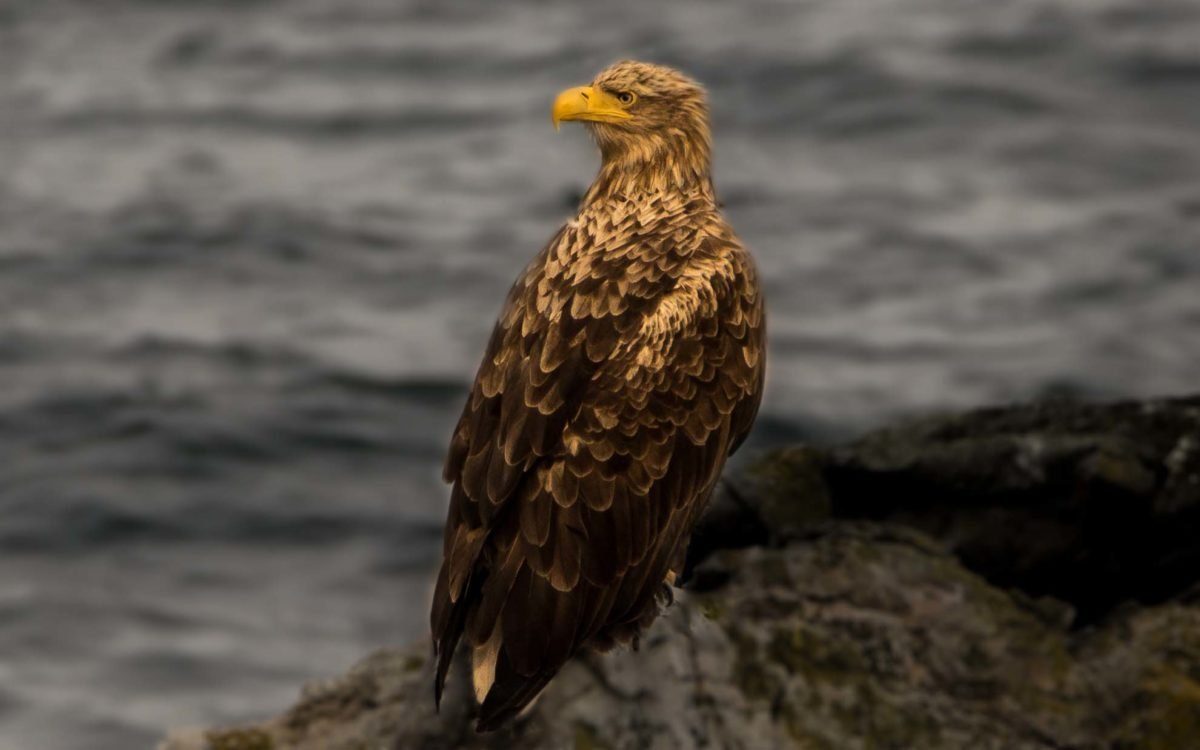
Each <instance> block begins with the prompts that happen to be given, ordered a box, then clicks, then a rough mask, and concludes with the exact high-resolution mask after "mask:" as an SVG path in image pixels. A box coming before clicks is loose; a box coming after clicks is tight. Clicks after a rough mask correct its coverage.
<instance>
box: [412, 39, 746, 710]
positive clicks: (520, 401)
mask: <svg viewBox="0 0 1200 750" xmlns="http://www.w3.org/2000/svg"><path fill="white" fill-rule="evenodd" d="M551 119H552V122H553V125H554V127H555V129H556V130H557V129H558V127H559V124H560V123H562V122H581V123H583V125H584V126H585V127H586V129H587V130H588V131H590V133H591V135H592V137H593V139H594V140H595V142H596V144H597V146H598V147H599V151H600V156H601V166H600V169H599V172H598V173H597V175H596V177H595V180H594V181H593V183H592V184H591V187H590V188H589V189H588V190H587V191H586V193H585V194H584V195H583V197H582V199H581V200H580V203H579V207H578V212H577V214H576V215H575V216H574V218H572V219H570V220H569V221H567V222H566V224H564V225H563V226H562V227H561V228H560V229H559V230H558V232H557V233H556V234H554V236H553V238H552V239H551V240H550V241H549V242H548V243H547V244H546V246H545V247H544V248H543V249H542V251H541V252H540V253H539V254H538V255H537V256H536V257H535V258H534V259H533V260H532V262H530V263H529V265H528V266H527V267H526V268H525V269H524V271H523V273H521V275H520V276H519V278H518V279H517V281H516V283H515V284H514V285H513V286H512V288H511V290H510V291H509V293H508V296H507V299H506V300H505V302H504V305H503V308H502V310H501V313H500V316H499V319H498V320H497V322H496V325H495V328H494V329H493V331H492V334H491V337H490V340H489V341H488V343H487V346H486V350H485V353H484V355H483V360H482V363H481V364H480V367H479V370H478V373H477V375H476V377H475V381H474V384H473V386H472V388H471V391H470V394H469V396H468V398H467V401H466V405H465V406H464V408H463V411H462V416H461V417H460V418H459V420H458V422H457V426H456V427H455V429H454V432H453V436H452V438H451V441H450V448H449V451H448V454H447V457H446V462H445V468H444V472H443V474H444V479H445V480H446V481H447V482H448V483H449V484H450V485H451V486H452V489H451V492H450V501H449V509H448V512H447V519H446V525H445V531H444V537H443V549H442V563H441V567H440V570H439V572H438V577H437V583H436V586H435V589H434V594H433V603H432V611H431V614H430V624H431V628H432V634H433V646H434V657H435V659H436V664H437V666H436V674H435V676H434V697H435V702H436V704H437V705H439V706H440V703H441V699H442V693H443V689H444V685H445V681H446V678H447V675H448V672H449V670H450V667H451V664H452V661H453V659H454V655H455V651H456V649H458V648H459V644H460V642H461V643H462V644H463V646H462V649H463V650H465V651H469V653H470V660H471V681H472V687H473V690H474V698H475V702H476V703H477V704H478V705H477V713H476V714H475V718H476V730H477V731H479V732H487V731H491V730H494V729H496V728H498V727H500V726H502V725H503V724H504V723H505V722H507V721H509V720H510V719H512V718H513V717H515V716H517V715H519V714H520V713H521V712H522V711H523V709H525V707H526V706H528V705H529V704H530V703H531V701H533V700H534V699H535V698H536V697H537V696H538V695H539V694H540V693H541V691H542V690H543V689H544V688H545V687H546V685H547V684H548V683H549V682H550V680H551V679H552V678H553V677H554V676H555V674H556V673H557V672H558V671H559V670H560V668H561V667H562V666H563V665H564V664H565V663H566V661H567V660H568V659H570V658H571V657H572V656H573V655H575V654H577V653H583V654H588V653H591V652H604V651H607V650H609V649H611V648H613V647H614V646H616V645H632V646H633V647H635V648H636V646H637V643H638V638H639V636H640V634H641V633H642V631H644V629H645V628H646V627H648V626H649V625H650V623H651V622H652V621H653V620H654V619H655V618H656V617H657V616H658V615H659V614H660V612H661V610H662V609H663V607H664V606H665V605H667V604H669V602H670V601H671V588H670V586H671V585H672V584H673V583H675V582H676V580H677V578H678V576H679V575H680V573H681V571H682V568H683V562H684V557H685V554H686V550H687V544H688V540H689V537H690V533H691V530H692V527H693V525H694V524H695V522H696V521H697V519H698V517H699V515H700V514H701V513H702V512H703V510H704V508H705V506H706V505H707V503H708V499H709V497H710V495H711V493H712V491H713V489H714V486H715V485H716V483H717V481H718V479H719V477H720V474H721V470H722V467H723V466H724V464H725V461H726V459H727V457H728V456H729V455H731V454H732V453H733V452H734V451H735V450H737V448H738V447H739V446H740V445H741V444H742V442H743V441H744V440H745V438H746V436H747V434H748V433H749V432H750V428H751V425H752V424H753V422H754V419H755V416H756V415H757V413H758V408H759V403H760V400H761V398H762V391H763V378H764V372H765V364H766V363H765V320H764V311H763V297H762V294H761V292H760V289H759V282H758V276H757V272H756V270H755V264H754V261H753V259H752V258H751V256H750V254H749V253H748V251H747V250H746V249H745V248H744V247H743V245H742V243H741V242H740V241H739V240H738V238H737V236H736V235H735V234H734V232H733V230H732V228H731V227H730V226H729V224H728V223H727V222H726V220H725V219H724V218H723V217H722V214H721V212H720V209H719V206H718V202H717V197H716V194H715V190H714V186H713V180H712V168H711V151H712V147H711V136H710V128H709V116H708V105H707V96H706V93H705V90H704V88H703V87H702V86H701V85H700V84H699V83H697V82H696V81H695V80H693V79H692V78H690V77H688V76H687V75H685V74H683V73H681V72H679V71H677V70H674V69H672V68H669V67H665V66H661V65H656V64H652V63H645V62H636V61H629V60H626V61H621V62H618V63H615V64H613V65H611V66H609V67H608V68H606V69H605V70H603V71H602V72H600V73H599V74H598V75H597V76H596V77H595V79H594V80H593V81H592V83H591V84H590V85H586V86H577V87H574V88H569V89H567V90H565V91H563V92H562V93H560V94H559V95H558V96H557V97H556V99H555V100H554V103H553V107H552V113H551Z"/></svg>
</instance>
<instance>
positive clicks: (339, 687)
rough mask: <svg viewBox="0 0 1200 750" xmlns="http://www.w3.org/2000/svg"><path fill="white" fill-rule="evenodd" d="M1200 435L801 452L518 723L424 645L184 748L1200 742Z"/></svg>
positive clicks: (1030, 423) (1090, 433)
mask: <svg viewBox="0 0 1200 750" xmlns="http://www.w3.org/2000/svg"><path fill="white" fill-rule="evenodd" d="M1198 436H1200V399H1184V400H1176V401H1161V402H1154V403H1148V404H1116V405H1111V406H1083V405H1071V404H1050V405H1036V406H1028V407H1017V408H1011V409H998V410H986V411H982V412H975V413H971V414H965V415H958V416H951V417H945V418H935V419H928V420H921V421H919V422H916V423H913V424H910V425H907V426H899V427H896V428H891V429H888V430H884V431H881V432H878V433H875V434H872V435H868V436H867V437H865V438H863V439H862V440H859V441H857V442H855V443H853V444H850V445H846V446H840V447H837V448H833V449H827V450H826V449H816V448H811V447H801V448H793V449H789V450H786V451H782V452H780V453H777V454H773V455H771V456H768V457H765V458H764V459H762V460H760V461H758V462H756V463H754V464H752V465H751V466H749V467H748V468H747V469H746V470H745V471H744V472H742V473H740V474H739V475H737V476H735V477H733V478H732V479H731V480H730V481H729V482H728V484H727V486H726V487H725V488H724V489H723V491H722V493H721V494H720V495H719V496H718V497H717V498H716V499H715V500H714V504H713V508H712V511H711V512H710V514H709V515H708V516H707V517H706V519H705V521H704V522H703V523H702V524H701V526H700V527H699V528H698V529H697V535H696V537H695V539H694V541H693V551H692V560H691V564H692V567H693V568H694V576H693V578H692V582H691V584H690V585H689V588H688V590H685V591H684V592H683V593H681V594H680V595H679V597H678V599H677V602H676V604H675V605H674V606H673V607H671V608H670V609H669V610H668V611H667V613H666V614H665V615H664V616H663V617H662V618H661V619H660V620H659V621H658V622H657V623H655V625H654V626H653V627H652V628H651V630H650V631H649V632H648V634H647V636H646V637H645V638H644V639H643V642H642V644H641V648H640V650H639V651H638V652H636V653H634V652H630V651H616V652H613V653H610V654H607V655H602V656H590V657H586V658H579V659H576V660H574V661H573V662H571V663H569V664H568V665H567V666H566V667H565V668H564V669H563V671H562V673H561V674H560V675H559V676H558V677H557V678H556V679H555V680H554V681H553V682H552V683H551V685H550V687H549V688H548V689H547V690H546V692H545V693H544V694H543V696H542V698H541V699H540V700H539V701H538V702H537V703H536V704H535V705H534V707H533V708H532V710H531V711H530V712H529V714H528V715H527V716H526V717H524V718H523V719H521V720H519V721H517V722H514V723H513V724H512V725H511V726H509V727H507V728H505V729H504V730H502V731H500V732H497V733H495V734H491V735H476V734H474V732H473V731H472V730H471V722H470V715H469V714H470V711H471V704H470V700H469V698H468V696H467V693H466V682H467V680H466V676H465V674H462V673H461V672H460V673H458V674H456V675H453V676H452V680H451V683H450V685H449V686H448V688H449V693H448V695H447V700H446V704H445V705H444V706H443V710H442V713H441V714H440V715H438V714H435V713H434V711H433V706H432V696H431V675H430V668H431V665H430V664H429V663H428V659H427V656H428V646H427V645H426V644H424V643H421V644H417V645H416V646H413V647H411V648H408V649H388V650H383V651H380V652H377V653H376V654H374V655H372V656H370V657H368V658H367V659H365V660H364V661H363V662H362V663H360V664H359V665H358V666H356V667H354V668H353V669H352V670H351V671H350V672H349V673H348V674H347V675H346V676H345V677H343V678H341V679H338V680H335V681H332V682H329V683H324V684H319V685H314V686H310V687H309V688H307V689H306V690H305V693H304V695H303V696H302V698H301V700H300V701H299V702H298V703H297V705H296V706H295V707H293V708H292V709H290V710H289V711H288V712H286V713H285V714H283V715H282V716H280V717H277V718H275V719H271V720H269V721H267V722H264V723H262V724H260V725H257V726H252V727H243V728H235V729H227V730H213V731H209V732H200V733H197V732H191V733H187V732H178V733H175V734H173V735H172V736H171V737H170V738H168V739H167V740H166V741H165V742H164V743H163V744H162V746H161V747H162V748H164V749H165V750H202V749H204V750H233V749H234V748H255V749H257V748H264V749H265V748H330V749H331V750H339V749H345V750H349V749H350V748H355V749H359V748H389V749H390V748H405V749H407V748H417V749H419V748H510V747H521V748H562V747H566V748H576V749H578V750H601V749H608V750H617V749H618V748H620V749H624V748H646V749H649V750H655V749H657V748H664V749H665V748H688V747H708V748H775V747H799V748H816V749H818V750H819V749H821V748H838V749H839V750H841V749H847V750H855V749H857V748H862V749H864V750H865V749H867V748H872V749H876V748H880V749H886V748H897V749H901V748H905V749H907V748H922V749H928V750H937V749H939V748H947V749H949V748H964V747H970V748H977V749H978V750H987V749H988V748H997V749H999V748H1004V749H1005V750H1007V749H1010V748H1074V749H1078V750H1087V749H1091V748H1095V749H1096V750H1100V748H1119V749H1125V748H1128V749H1133V748H1145V749H1146V750H1154V749H1156V748H1182V747H1189V746H1192V745H1193V744H1194V743H1195V738H1196V737H1200V569H1198V566H1197V548H1198V547H1200V545H1197V544H1196V543H1195V539H1196V536H1195V532H1196V530H1197V529H1196V524H1197V512H1198V509H1200V482H1197V481H1195V477H1196V476H1197V475H1198V473H1200V467H1198V464H1197V461H1198V459H1197V455H1196V453H1197V446H1198V440H1200V438H1198ZM1088 576H1103V577H1102V578H1100V579H1099V580H1091V579H1089V578H1088ZM1077 612H1078V613H1079V614H1078V615H1077V614H1076V613H1077Z"/></svg>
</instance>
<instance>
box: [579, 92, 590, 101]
mask: <svg viewBox="0 0 1200 750" xmlns="http://www.w3.org/2000/svg"><path fill="white" fill-rule="evenodd" d="M579 95H580V96H582V97H583V98H584V99H589V98H590V97H589V96H588V92H586V91H580V92H579Z"/></svg>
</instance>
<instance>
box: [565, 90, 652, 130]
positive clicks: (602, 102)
mask: <svg viewBox="0 0 1200 750" xmlns="http://www.w3.org/2000/svg"><path fill="white" fill-rule="evenodd" d="M632 116H633V115H631V114H629V113H628V112H626V111H625V110H624V108H622V107H621V103H620V102H618V101H617V99H616V97H614V96H613V95H612V94H609V93H608V92H607V91H605V90H604V89H597V88H593V87H591V86H576V87H575V88H573V89H567V90H566V91H564V92H562V93H561V94H559V95H558V97H557V98H556V99H555V100H554V109H552V110H551V111H550V121H551V122H553V123H554V129H555V130H558V124H559V123H560V122H562V121H564V120H591V121H592V122H620V121H621V120H628V119H629V118H630V117H632Z"/></svg>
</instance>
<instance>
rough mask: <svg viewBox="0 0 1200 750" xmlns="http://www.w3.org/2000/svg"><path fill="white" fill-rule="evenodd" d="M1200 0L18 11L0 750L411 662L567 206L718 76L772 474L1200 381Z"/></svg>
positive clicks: (140, 0) (0, 284)
mask: <svg viewBox="0 0 1200 750" xmlns="http://www.w3.org/2000/svg"><path fill="white" fill-rule="evenodd" d="M1198 40H1200V3H1196V2H1194V1H1192V0H1175V1H1173V2H1172V1H1163V2H1147V1H1146V0H1061V1H1058V2H1051V1H1048V0H1012V1H1008V2H991V3H964V2H961V1H960V0H912V1H908V2H867V1H866V0H862V1H861V2H860V1H857V0H824V1H820V2H818V1H815V0H812V1H809V2H754V3H715V2H690V1H688V0H669V1H668V2H665V3H653V4H651V3H642V2H634V1H633V0H629V1H627V2H606V3H603V4H600V3H596V4H591V5H589V6H587V8H586V9H585V8H584V7H583V6H582V5H580V6H575V7H571V8H568V7H567V6H566V5H564V4H550V3H546V2H533V1H530V0H526V1H522V2H504V3H499V2H483V1H482V0H478V1H477V2H469V3H462V2H436V3H435V2H429V3H420V2H412V1H408V2H400V1H396V0H352V1H349V2H347V1H344V0H304V1H296V2H282V1H279V2H272V1H270V0H260V1H257V2H202V1H201V0H170V1H163V2H152V1H151V0H87V1H85V0H78V1H77V2H62V1H59V0H39V1H38V2H20V1H19V0H0V128H2V129H0V457H2V460H0V503H2V505H0V747H3V748H33V749H35V750H40V749H42V748H133V747H148V746H152V744H153V742H154V740H155V738H156V737H158V736H159V735H160V734H161V732H162V729H163V728H164V727H166V726H168V725H171V726H177V725H189V724H208V723H213V722H230V721H237V720H242V719H247V718H251V717H257V716H262V715H265V714H270V713H273V712H275V711H277V710H279V709H281V708H282V707H284V706H285V705H287V704H288V703H289V702H290V701H291V700H292V699H293V698H294V696H295V695H296V691H297V688H298V686H299V685H300V683H301V682H302V681H303V680H306V679H310V678H315V677H322V676H331V675H334V674H337V673H339V672H341V671H342V670H344V669H345V668H346V667H347V666H348V665H349V664H350V663H351V662H352V661H354V660H355V659H356V658H357V657H358V656H360V655H361V654H363V653H364V652H366V651H367V650H369V649H371V648H373V647H375V646H378V645H382V644H388V643H400V642H404V641H409V640H411V639H414V638H418V637H421V636H422V635H423V634H424V632H425V611H426V597H427V587H428V581H429V576H430V571H431V567H432V565H433V563H434V559H435V555H436V551H437V535H438V527H439V525H440V522H441V515H442V508H443V504H444V502H445V491H444V490H443V488H442V486H441V485H440V483H439V481H438V464H439V463H440V460H441V455H442V450H443V447H444V445H445V443H446V440H447V436H448V434H449V429H450V426H451V421H452V419H453V417H454V415H455V412H456V411H457V409H458V408H459V402H460V399H461V398H462V395H463V392H464V389H465V387H466V384H467V381H468V379H469V378H470V376H471V375H472V373H473V371H474V367H475V364H476V362H477V358H478V356H479V352H480V349H481V347H482V345H483V341H484V339H485V337H486V335H487V332H488V330H489V328H490V325H491V322H492V320H493V318H494V315H495V313H496V310H497V308H498V306H499V303H500V300H501V298H502V296H503V294H504V292H505V290H506V289H507V287H508V285H509V283H510V282H511V280H512V278H513V277H514V276H515V274H516V273H517V271H518V269H519V268H520V267H521V266H522V265H523V264H524V263H525V262H526V260H527V259H528V258H529V257H530V256H531V255H532V254H533V253H534V252H535V251H536V250H537V249H538V247H540V245H541V243H542V242H544V241H545V240H546V239H547V238H548V237H549V236H550V234H551V233H552V232H553V230H554V229H555V228H556V227H557V225H558V224H559V223H560V222H561V221H563V220H564V218H566V217H567V216H568V214H569V213H570V211H571V206H572V201H573V200H574V197H575V196H577V195H578V194H579V193H580V192H581V191H582V189H583V188H584V187H585V186H586V184H587V182H588V181H589V180H590V177H591V174H592V173H593V171H594V168H595V163H596V157H595V154H594V152H593V149H592V147H591V145H590V144H589V143H588V142H587V139H586V137H585V135H584V133H583V132H582V130H581V129H578V128H564V132H563V133H561V134H558V135H555V134H554V133H553V131H552V130H551V129H550V125H549V121H548V119H549V117H548V112H549V102H550V100H551V99H552V97H553V95H554V93H555V92H557V91H558V90H559V89H560V88H562V87H565V86H567V85H572V84H576V83H580V82H586V81H587V80H589V79H590V78H591V76H592V74H593V73H595V72H596V71H597V70H598V69H599V68H601V67H602V66H603V65H605V64H606V63H608V62H611V61H612V60H614V59H618V58H620V57H625V56H634V57H646V58H650V59H654V60H658V61H662V62H668V63H674V64H678V65H680V66H682V67H684V68H685V69H687V70H689V71H690V72H692V73H693V74H694V75H696V76H697V77H699V78H701V79H702V80H704V81H705V82H706V83H708V84H709V85H710V87H711V91H712V98H713V109H714V119H715V131H716V151H717V161H716V168H717V183H718V189H719V192H720V194H721V196H722V197H723V199H724V201H725V205H726V210H727V213H728V215H729V217H730V218H731V220H732V222H733V223H734V225H735V226H736V227H737V228H738V230H739V232H740V233H741V235H742V237H743V238H744V239H745V241H746V242H747V244H748V245H749V246H750V247H751V248H752V249H753V250H754V251H755V253H756V254H757V257H758V259H759V263H760V266H761V269H762V271H763V274H764V277H765V279H766V285H767V292H768V296H769V303H770V315H771V318H770V320H771V336H772V340H771V360H770V366H771V371H770V383H769V394H768V398H767V401H766V403H765V406H764V419H763V421H762V423H761V425H760V427H761V429H760V431H759V433H758V436H757V440H758V441H759V445H760V446H761V445H763V444H767V443H770V442H777V441H780V440H785V439H788V438H791V437H794V436H813V437H818V438H822V439H828V438H833V437H838V436H845V435H849V434H852V433H854V432H856V431H858V430H860V429H863V428H865V427H868V426H870V425H873V424H877V423H879V422H881V421H884V420H887V419H891V418H894V417H896V416H899V415H903V414H909V413H913V412H916V411H920V410H925V409H931V408H943V407H961V406H966V405H972V404H981V403H987V402H995V401H1005V400H1009V399H1018V398H1027V397H1032V396H1037V395H1039V394H1044V393H1047V392H1053V393H1068V394H1082V395H1085V396H1134V395H1147V394H1163V393H1173V392H1181V391H1187V390H1195V388H1196V386H1197V383H1198V377H1200V376H1198V373H1200V370H1198V369H1197V365H1198V364H1200V333H1198V331H1200V42H1198Z"/></svg>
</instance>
